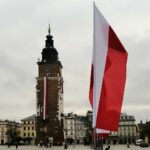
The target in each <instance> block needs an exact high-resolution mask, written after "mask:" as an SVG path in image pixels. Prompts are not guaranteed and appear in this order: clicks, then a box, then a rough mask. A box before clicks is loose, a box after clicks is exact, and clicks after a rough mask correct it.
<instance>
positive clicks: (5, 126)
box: [0, 120, 20, 145]
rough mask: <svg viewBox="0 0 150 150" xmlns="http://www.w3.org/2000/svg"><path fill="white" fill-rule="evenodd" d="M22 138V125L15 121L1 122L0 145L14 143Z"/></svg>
mask: <svg viewBox="0 0 150 150" xmlns="http://www.w3.org/2000/svg"><path fill="white" fill-rule="evenodd" d="M19 136H20V124H19V123H17V122H14V121H9V120H5V121H2V120H1V121H0V144H1V145H4V144H8V143H12V144H13V143H14V142H15V141H17V138H18V137H19Z"/></svg>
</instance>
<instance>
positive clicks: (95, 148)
mask: <svg viewBox="0 0 150 150" xmlns="http://www.w3.org/2000/svg"><path fill="white" fill-rule="evenodd" d="M94 150H97V147H96V127H94Z"/></svg>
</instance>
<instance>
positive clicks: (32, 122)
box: [23, 121, 35, 124]
mask: <svg viewBox="0 0 150 150" xmlns="http://www.w3.org/2000/svg"><path fill="white" fill-rule="evenodd" d="M23 124H35V121H23Z"/></svg>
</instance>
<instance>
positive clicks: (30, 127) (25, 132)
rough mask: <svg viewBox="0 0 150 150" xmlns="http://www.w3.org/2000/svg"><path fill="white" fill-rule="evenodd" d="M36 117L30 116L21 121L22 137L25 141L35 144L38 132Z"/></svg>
mask: <svg viewBox="0 0 150 150" xmlns="http://www.w3.org/2000/svg"><path fill="white" fill-rule="evenodd" d="M35 121H36V115H32V116H29V117H27V118H24V119H22V120H21V132H20V136H21V137H22V138H23V139H29V141H31V142H32V143H33V144H34V143H35V138H36V130H35Z"/></svg>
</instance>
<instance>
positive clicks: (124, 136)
mask: <svg viewBox="0 0 150 150" xmlns="http://www.w3.org/2000/svg"><path fill="white" fill-rule="evenodd" d="M137 139H138V127H137V125H136V123H135V118H134V116H129V115H127V114H125V113H122V114H121V117H120V122H119V128H118V131H117V132H111V134H110V136H109V137H108V139H107V142H108V143H109V142H111V143H114V144H115V143H120V144H126V143H129V144H133V143H135V142H136V140H137Z"/></svg>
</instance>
